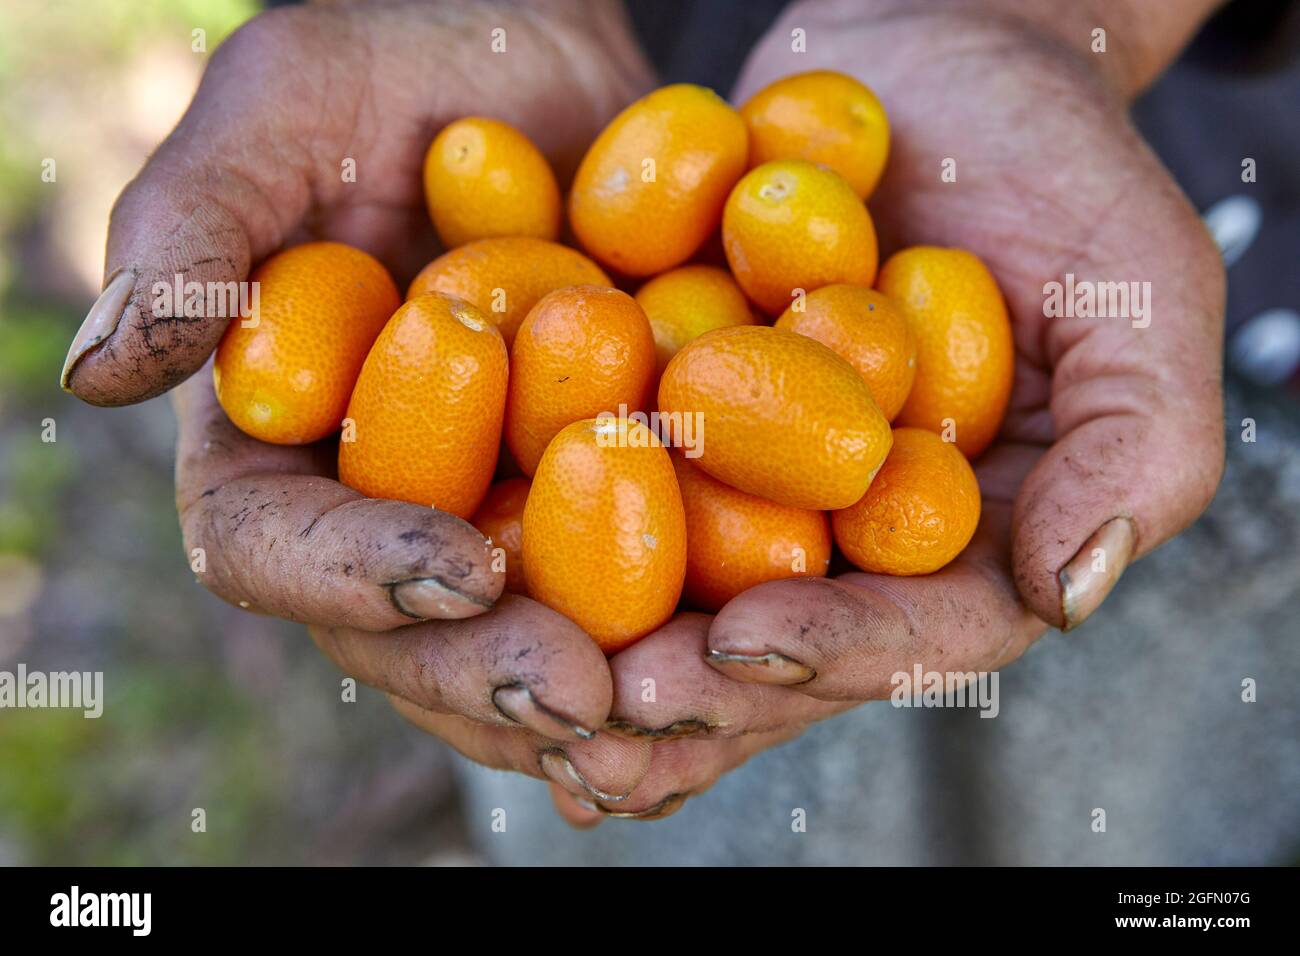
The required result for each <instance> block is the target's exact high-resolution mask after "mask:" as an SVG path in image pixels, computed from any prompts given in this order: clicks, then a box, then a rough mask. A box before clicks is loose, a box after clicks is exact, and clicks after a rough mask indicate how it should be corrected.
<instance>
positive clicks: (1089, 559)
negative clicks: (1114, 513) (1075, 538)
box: [1057, 518, 1137, 631]
mask: <svg viewBox="0 0 1300 956" xmlns="http://www.w3.org/2000/svg"><path fill="white" fill-rule="evenodd" d="M1136 543H1137V529H1136V528H1135V527H1134V526H1133V522H1132V521H1131V520H1129V519H1128V518H1112V519H1111V520H1110V521H1107V522H1106V523H1105V524H1104V525H1102V526H1101V527H1100V528H1098V529H1097V530H1096V531H1095V532H1093V535H1092V537H1090V538H1089V539H1088V540H1087V541H1085V542H1084V543H1083V547H1081V548H1080V549H1079V550H1078V552H1076V553H1075V555H1074V557H1072V558H1071V559H1070V560H1069V561H1068V562H1067V563H1066V565H1065V567H1063V568H1061V570H1060V573H1059V574H1058V575H1057V579H1058V580H1059V581H1060V582H1061V616H1062V617H1063V618H1064V619H1065V626H1064V627H1063V628H1062V630H1064V631H1068V630H1070V629H1072V628H1075V627H1078V626H1079V625H1080V624H1082V623H1083V622H1084V621H1086V620H1087V619H1088V617H1089V615H1091V614H1092V612H1093V611H1095V610H1097V608H1099V607H1100V606H1101V602H1102V601H1104V600H1105V599H1106V595H1107V594H1109V593H1110V591H1111V588H1113V587H1114V586H1115V584H1116V582H1117V581H1119V577H1120V575H1121V574H1123V573H1124V569H1125V568H1126V567H1128V563H1129V561H1130V560H1132V558H1133V548H1134V545H1136Z"/></svg>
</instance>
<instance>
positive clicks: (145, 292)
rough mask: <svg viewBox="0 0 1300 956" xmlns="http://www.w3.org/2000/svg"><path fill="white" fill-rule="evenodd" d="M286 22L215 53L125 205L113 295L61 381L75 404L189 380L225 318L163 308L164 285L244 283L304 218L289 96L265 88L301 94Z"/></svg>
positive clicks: (95, 313)
mask: <svg viewBox="0 0 1300 956" xmlns="http://www.w3.org/2000/svg"><path fill="white" fill-rule="evenodd" d="M282 20H283V18H281V17H269V18H263V17H259V18H257V19H256V20H253V21H252V22H250V23H249V24H248V25H246V26H245V27H244V28H243V29H241V30H240V31H238V32H237V33H235V34H234V35H233V36H232V37H231V38H230V39H228V40H227V41H226V42H225V43H224V44H223V45H222V46H221V48H220V49H218V50H217V51H216V53H215V54H214V55H213V58H212V61H211V63H210V64H209V66H208V70H207V72H206V73H205V75H204V79H203V83H202V84H201V85H200V87H199V91H198V93H197V94H196V95H195V98H194V102H193V103H191V104H190V108H189V110H188V111H187V112H186V114H185V116H184V118H183V119H182V120H181V122H180V123H179V124H178V125H177V127H176V129H175V130H173V131H172V133H171V135H170V136H169V137H168V138H167V140H166V141H165V142H164V143H163V144H162V145H161V146H160V147H159V148H158V150H157V151H156V152H155V153H154V155H153V156H152V157H151V158H150V159H149V162H148V163H147V164H146V166H145V167H144V169H143V170H141V172H140V174H139V175H138V176H137V177H136V178H135V179H134V180H133V181H132V182H131V184H130V185H129V186H127V188H126V189H125V191H123V193H122V195H121V196H119V197H118V200H117V203H116V204H115V205H114V208H113V214H112V218H111V220H110V223H109V236H108V247H107V253H106V264H105V275H106V277H107V281H106V283H105V287H104V291H103V293H102V294H101V295H100V297H99V299H98V300H97V301H96V302H95V304H94V305H93V306H91V308H90V311H89V312H88V313H87V315H86V319H85V321H84V322H83V323H82V326H81V328H80V329H79V330H78V331H77V334H76V335H75V336H74V338H73V341H72V345H71V348H70V349H69V350H68V356H67V359H66V360H65V362H64V367H63V372H62V376H61V384H62V386H63V387H64V388H65V389H67V390H68V391H70V392H72V393H73V394H75V395H76V396H77V397H79V398H81V399H83V400H85V401H87V402H90V403H92V404H95V405H125V404H129V403H132V402H139V401H143V400H144V399H147V398H152V397H154V396H155V395H159V394H161V393H163V392H165V391H167V390H168V389H169V388H171V387H173V386H174V385H176V384H178V383H180V382H181V381H183V380H184V379H186V378H188V377H189V376H190V375H191V374H192V373H193V372H194V371H195V370H197V369H198V368H199V367H200V366H201V365H202V364H203V362H204V360H205V359H206V358H207V356H208V354H209V353H210V352H211V351H212V350H213V348H214V347H215V346H216V344H217V342H218V341H219V340H220V338H221V335H222V333H223V332H224V331H225V327H226V324H227V321H228V317H227V316H225V315H221V316H207V315H202V316H194V315H192V314H191V315H187V314H186V310H185V307H184V305H185V304H184V298H183V297H171V296H169V297H166V298H163V297H161V296H160V295H159V292H160V291H161V290H159V289H155V286H156V284H158V283H162V284H164V285H165V286H166V287H168V288H174V287H175V286H176V283H177V276H179V277H180V282H181V283H189V282H198V283H203V284H204V285H203V286H202V287H203V288H213V286H209V285H207V283H223V284H224V283H228V282H238V281H240V280H242V279H244V278H245V277H246V276H247V274H248V270H249V266H250V263H251V262H252V261H256V260H258V259H260V258H262V257H263V256H265V255H267V254H269V253H270V252H271V251H273V250H274V249H275V248H276V247H277V246H279V245H280V244H281V243H282V242H283V240H284V238H285V236H286V235H287V233H288V231H289V230H290V229H292V228H293V227H294V226H295V225H296V224H297V223H298V221H299V220H300V219H301V218H302V216H303V215H304V213H305V212H306V209H307V203H308V197H309V190H308V189H307V188H306V185H305V176H304V174H303V172H302V171H300V170H298V169H296V168H294V167H293V165H292V162H285V161H284V159H283V154H284V149H283V147H284V145H285V143H286V141H289V140H290V133H291V131H290V130H286V129H284V128H283V126H284V125H285V123H286V121H285V120H284V119H282V117H283V114H282V113H277V111H276V108H275V106H274V105H272V104H274V103H277V102H283V100H282V97H283V96H284V95H285V92H284V91H283V90H282V89H279V88H274V89H267V88H266V87H267V85H269V83H270V81H271V80H274V86H275V87H283V86H285V84H286V82H292V80H291V79H287V78H286V77H285V75H284V73H285V71H279V70H277V69H276V67H275V63H276V62H278V60H279V57H278V56H276V49H277V48H278V47H279V45H280V44H281V43H282V42H283V38H282V37H280V36H279V35H278V34H280V33H283V32H284V30H285V27H283V26H281V25H280V23H281V21H282ZM259 84H261V87H262V88H261V89H258V86H259ZM230 103H241V104H250V105H249V106H247V107H241V109H240V110H238V111H234V110H231V109H230V108H229V106H228V105H225V104H230ZM270 144H278V145H279V146H280V147H281V149H279V150H277V149H276V148H275V145H270ZM267 157H275V162H267V161H266V159H267ZM182 288H183V285H182ZM174 298H180V301H173V299H174ZM223 311H224V310H223Z"/></svg>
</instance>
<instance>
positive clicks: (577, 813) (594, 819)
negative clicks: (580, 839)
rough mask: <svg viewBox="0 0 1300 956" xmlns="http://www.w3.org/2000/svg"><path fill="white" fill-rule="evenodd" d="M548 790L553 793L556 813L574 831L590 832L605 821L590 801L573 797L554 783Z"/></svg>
mask: <svg viewBox="0 0 1300 956" xmlns="http://www.w3.org/2000/svg"><path fill="white" fill-rule="evenodd" d="M548 789H549V790H550V791H551V801H552V802H553V803H554V804H555V812H556V813H558V814H559V815H560V819H562V820H563V821H564V822H565V823H567V824H568V825H569V826H571V827H573V828H574V829H576V830H590V829H591V828H592V827H595V826H599V825H600V822H601V821H602V820H604V819H605V817H604V815H603V814H601V812H600V811H599V810H597V809H596V805H595V804H594V803H592V802H591V801H590V800H584V799H582V798H580V797H575V796H573V794H571V793H569V792H568V791H567V790H565V789H564V788H563V787H561V786H560V785H559V784H555V783H553V784H551V785H550V787H549V788H548Z"/></svg>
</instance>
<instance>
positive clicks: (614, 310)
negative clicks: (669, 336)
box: [505, 286, 655, 475]
mask: <svg viewBox="0 0 1300 956" xmlns="http://www.w3.org/2000/svg"><path fill="white" fill-rule="evenodd" d="M654 368H655V342H654V336H653V334H651V332H650V322H649V320H648V319H646V317H645V313H644V312H642V311H641V307H640V306H639V305H637V304H636V300H634V299H633V298H632V297H631V296H630V295H628V294H627V293H626V292H620V291H619V290H617V289H607V288H603V287H600V286H574V287H573V288H569V289H558V290H556V291H555V292H551V293H549V294H548V295H545V296H543V297H542V300H541V301H540V302H538V303H537V305H535V306H533V308H532V311H530V312H529V313H528V317H527V318H526V319H524V322H523V325H521V326H520V327H519V335H518V336H517V337H516V338H515V344H514V349H513V351H512V353H511V358H510V394H509V397H508V398H507V400H506V425H505V428H506V444H507V445H508V446H509V447H510V453H511V454H512V455H513V456H514V458H515V461H516V462H518V464H519V467H520V469H521V470H522V471H523V472H524V474H526V475H531V474H533V472H535V471H536V470H537V463H538V462H539V461H541V460H542V452H544V451H545V450H546V445H547V443H549V442H550V440H551V439H552V438H554V437H555V436H556V434H558V433H559V431H560V429H562V428H564V426H565V425H569V424H571V423H573V422H576V421H580V420H582V419H584V418H595V417H596V416H597V415H599V414H600V413H601V412H609V413H610V414H612V415H618V414H620V410H619V405H624V406H626V410H627V412H628V413H631V412H634V411H637V410H639V409H640V408H641V407H642V405H643V404H644V402H645V399H646V392H647V391H648V389H649V387H650V385H651V382H652V376H653V375H654Z"/></svg>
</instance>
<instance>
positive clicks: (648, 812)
mask: <svg viewBox="0 0 1300 956" xmlns="http://www.w3.org/2000/svg"><path fill="white" fill-rule="evenodd" d="M689 796H690V794H688V793H670V794H668V796H666V797H664V798H663V799H662V800H660V801H659V802H658V803H656V804H655V805H654V806H653V807H646V808H645V809H644V810H607V809H605V808H604V807H598V808H597V809H599V810H600V812H601V813H603V814H605V816H607V817H613V818H614V819H615V820H662V819H663V818H664V817H670V816H672V815H673V814H674V813H676V812H677V811H678V810H680V809H681V808H682V806H683V805H684V804H685V803H686V798H687V797H689Z"/></svg>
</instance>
